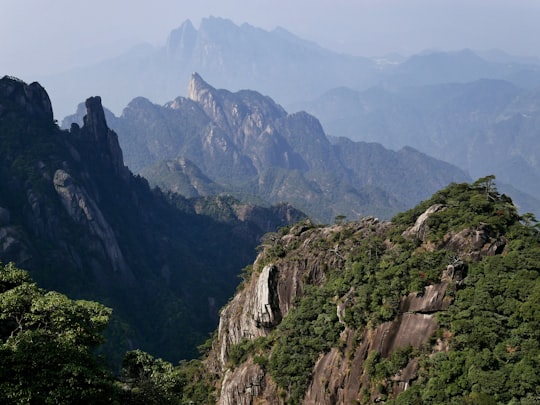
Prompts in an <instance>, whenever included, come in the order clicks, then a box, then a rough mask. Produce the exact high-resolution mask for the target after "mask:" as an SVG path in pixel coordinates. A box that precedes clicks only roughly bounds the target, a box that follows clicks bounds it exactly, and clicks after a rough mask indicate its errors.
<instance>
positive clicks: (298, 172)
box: [63, 73, 468, 223]
mask: <svg viewBox="0 0 540 405" xmlns="http://www.w3.org/2000/svg"><path fill="white" fill-rule="evenodd" d="M82 111H83V108H82V106H80V107H79V111H78V113H77V114H75V115H74V116H68V117H66V119H65V120H64V122H63V126H64V127H69V126H70V125H71V124H72V123H74V122H79V123H80V122H82V116H83V112H82ZM109 117H110V118H109V122H110V125H111V127H112V128H113V129H114V130H115V131H116V132H117V133H118V134H119V141H120V145H121V146H122V149H123V151H124V156H125V159H126V162H127V164H128V166H129V167H130V168H132V170H134V171H135V172H137V173H141V174H143V175H144V176H145V177H146V178H147V179H148V180H149V181H150V183H151V184H153V185H159V186H160V187H162V188H163V189H166V190H175V191H179V192H180V193H181V194H185V195H209V194H212V193H215V192H219V191H220V190H221V191H223V190H225V191H226V192H228V193H233V195H237V196H239V197H240V196H241V197H242V198H247V199H248V200H250V199H251V198H253V197H255V199H256V200H255V201H266V202H269V203H274V204H275V203H279V202H283V201H287V202H289V203H291V204H292V205H294V206H295V207H297V208H299V209H300V210H302V211H303V212H305V213H306V214H307V215H308V216H310V217H311V218H312V219H314V220H316V221H318V222H326V223H329V222H332V221H333V219H334V218H335V217H336V216H339V215H345V216H346V217H348V218H350V219H355V218H359V217H362V216H367V215H376V216H380V217H384V218H389V217H390V216H391V215H393V214H395V213H397V212H398V211H399V210H402V209H404V208H407V207H411V206H412V205H414V204H415V203H417V202H419V201H420V200H422V199H424V198H427V197H429V195H430V194H431V193H433V192H434V191H436V190H437V189H439V188H441V187H443V186H445V185H447V184H448V183H450V182H456V181H465V180H467V179H468V176H467V175H466V173H464V172H463V171H461V170H459V169H458V168H456V167H454V166H452V165H449V164H446V163H444V162H441V161H437V160H436V159H433V158H430V157H428V156H427V155H424V154H422V153H419V152H418V151H416V150H414V149H412V148H409V147H405V148H402V149H401V150H399V151H398V152H394V151H391V150H388V149H385V148H383V147H382V146H381V145H380V144H376V143H365V142H353V141H350V140H349V139H347V138H344V137H342V138H336V139H334V140H333V142H331V141H330V140H329V139H328V137H327V136H326V134H325V133H324V130H323V128H322V126H321V125H320V123H319V121H318V120H317V119H316V118H315V117H314V116H312V115H309V114H307V113H305V112H297V113H293V114H289V113H287V112H286V111H285V110H284V109H283V108H282V107H281V106H280V105H278V104H277V103H275V102H274V101H273V100H272V99H271V98H270V97H268V96H263V95H261V94H260V93H258V92H255V91H252V90H242V91H239V92H236V93H233V92H230V91H228V90H223V89H216V88H214V87H212V86H211V85H209V84H208V83H207V82H205V81H204V80H203V79H202V77H201V76H200V75H199V74H197V73H194V74H192V77H191V80H190V81H189V85H188V97H177V98H176V99H174V100H173V101H171V102H168V103H166V104H165V105H163V106H159V105H156V104H153V103H152V102H150V101H149V100H147V99H145V98H141V97H138V98H136V99H134V100H133V101H131V102H130V103H129V104H128V106H127V107H126V108H125V109H124V111H123V113H122V115H121V116H120V117H115V116H114V115H113V114H111V113H109Z"/></svg>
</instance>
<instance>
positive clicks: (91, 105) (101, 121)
mask: <svg viewBox="0 0 540 405" xmlns="http://www.w3.org/2000/svg"><path fill="white" fill-rule="evenodd" d="M85 106H86V115H85V117H84V119H83V121H84V127H85V128H86V129H88V130H89V131H90V132H91V133H92V134H93V135H94V137H95V140H96V141H98V142H101V141H103V140H104V139H106V136H107V132H108V130H109V128H108V127H107V120H106V119H105V112H104V110H103V106H102V105H101V97H99V96H96V97H90V98H88V99H87V100H86V102H85Z"/></svg>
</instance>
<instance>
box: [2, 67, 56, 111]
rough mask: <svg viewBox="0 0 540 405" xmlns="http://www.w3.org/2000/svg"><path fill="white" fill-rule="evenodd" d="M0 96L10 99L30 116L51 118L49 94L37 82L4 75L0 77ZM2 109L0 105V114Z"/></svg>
mask: <svg viewBox="0 0 540 405" xmlns="http://www.w3.org/2000/svg"><path fill="white" fill-rule="evenodd" d="M0 97H2V98H7V99H10V100H11V101H13V102H14V103H15V104H17V105H18V106H19V107H21V108H22V109H24V111H25V112H26V113H28V114H30V115H31V116H36V117H39V118H44V119H47V120H50V121H52V120H53V110H52V105H51V100H50V99H49V95H48V94H47V92H46V91H45V89H44V88H43V87H42V86H41V85H40V84H39V83H37V82H34V83H31V84H26V83H25V82H24V81H22V80H20V79H18V78H16V77H13V76H4V77H3V78H2V79H0ZM3 110H4V109H3V108H2V106H1V105H0V116H2V114H3Z"/></svg>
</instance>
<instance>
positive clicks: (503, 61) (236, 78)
mask: <svg viewBox="0 0 540 405" xmlns="http://www.w3.org/2000/svg"><path fill="white" fill-rule="evenodd" d="M483 56H484V57H483ZM192 72H199V73H200V74H201V75H202V76H203V77H205V78H206V80H208V81H209V82H211V83H213V84H214V85H215V86H217V87H218V88H226V89H230V90H233V91H238V90H242V89H258V90H259V91H261V92H262V93H264V94H268V95H270V96H271V97H272V98H273V99H274V100H277V101H278V102H279V103H280V104H282V105H285V106H290V105H292V104H293V103H295V102H299V101H302V100H309V99H312V98H315V97H317V96H319V95H320V94H322V93H324V92H326V91H328V90H330V89H333V88H336V87H349V88H352V89H355V90H363V89H366V88H369V87H371V86H374V85H384V86H386V87H388V88H402V87H407V86H411V85H425V84H440V83H449V82H460V83H463V82H468V81H473V80H478V79H482V78H493V79H506V80H510V81H512V83H515V84H517V85H519V86H521V87H523V88H531V87H534V86H538V85H540V67H539V64H538V61H537V60H535V59H526V58H521V59H520V58H517V57H511V56H508V55H506V56H505V57H502V56H500V55H499V57H498V58H497V57H494V56H493V54H487V53H481V52H477V51H472V50H469V49H465V50H461V51H457V52H435V51H429V52H428V51H426V52H422V53H420V54H417V55H412V56H410V57H408V58H403V57H399V56H395V55H388V56H386V57H384V58H375V59H369V58H365V57H359V56H351V55H345V54H341V53H337V52H333V51H332V50H328V49H324V48H322V47H320V46H319V45H317V44H316V43H313V42H310V41H306V40H303V39H301V38H299V37H297V36H295V35H293V34H292V33H290V32H288V31H286V30H285V29H283V28H281V27H278V28H276V29H274V30H272V31H267V30H263V29H260V28H257V27H254V26H251V25H249V24H247V23H245V24H241V25H236V24H234V23H233V22H232V21H230V20H227V19H223V18H217V17H208V18H203V19H202V20H201V23H200V25H199V27H198V28H196V27H194V26H193V24H192V23H191V21H189V20H186V21H184V22H183V23H182V24H181V25H180V26H179V27H178V28H176V29H174V30H172V31H171V32H170V34H169V36H168V38H167V39H166V41H165V43H164V44H162V45H161V46H152V45H149V44H140V45H138V46H136V47H134V48H132V49H130V50H128V51H126V52H125V53H123V54H121V55H118V56H117V57H114V58H111V59H107V60H103V61H100V62H97V63H96V64H93V65H86V66H82V67H79V68H77V69H73V70H69V71H67V72H62V73H60V74H57V75H52V76H47V77H40V78H39V80H40V82H41V83H43V84H44V86H45V88H47V89H48V91H49V94H50V95H51V97H52V100H53V102H54V105H55V106H56V112H57V118H61V117H64V116H66V115H67V114H69V113H70V112H71V111H73V107H74V106H75V105H77V103H78V102H80V100H84V99H85V98H86V96H87V95H88V94H100V95H101V96H102V97H103V99H104V100H107V105H108V106H109V108H111V109H112V110H113V111H114V112H115V113H117V114H118V113H120V111H121V110H122V108H123V107H124V106H125V105H126V104H127V103H128V102H129V101H130V100H132V99H133V98H135V97H138V96H142V97H145V98H147V99H150V100H153V101H154V102H156V103H159V104H163V103H165V102H167V101H168V100H172V99H173V98H174V97H176V96H178V95H183V96H185V95H186V94H183V93H181V91H184V88H185V87H184V84H185V83H186V82H187V81H188V80H189V77H190V75H191V73H192Z"/></svg>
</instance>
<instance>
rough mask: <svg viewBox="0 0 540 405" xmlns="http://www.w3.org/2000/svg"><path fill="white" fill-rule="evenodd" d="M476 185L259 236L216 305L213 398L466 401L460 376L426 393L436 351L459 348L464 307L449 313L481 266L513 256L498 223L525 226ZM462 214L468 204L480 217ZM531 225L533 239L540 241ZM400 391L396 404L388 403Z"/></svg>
mask: <svg viewBox="0 0 540 405" xmlns="http://www.w3.org/2000/svg"><path fill="white" fill-rule="evenodd" d="M475 184H478V183H475ZM478 193H480V194H478ZM481 193H482V191H481V190H480V189H479V187H477V186H476V185H475V186H468V185H453V186H450V187H449V188H448V189H446V190H443V191H441V192H440V193H438V194H436V195H435V196H434V197H433V198H432V199H430V200H429V201H426V202H425V203H423V204H421V205H420V206H418V207H417V208H415V209H414V210H412V211H410V212H408V213H405V214H402V215H400V216H398V217H396V218H395V220H394V221H393V222H381V221H379V220H377V219H374V218H364V219H362V220H360V221H356V222H349V223H343V224H336V225H334V226H330V227H318V226H313V225H312V224H311V223H310V222H302V223H299V224H297V225H295V226H293V227H290V228H288V229H287V230H283V231H282V232H280V233H279V234H272V235H267V237H266V238H265V240H264V243H263V247H264V249H263V250H262V251H261V253H260V254H259V256H258V258H257V260H256V261H255V262H254V264H253V269H252V272H251V273H250V277H249V278H247V280H246V281H245V282H244V284H243V286H242V288H241V290H240V291H239V292H238V293H237V294H236V295H235V297H234V298H233V299H232V300H231V301H230V302H229V303H228V304H227V306H226V307H225V308H224V309H223V310H222V311H221V316H220V324H219V329H218V335H217V337H216V338H215V340H214V343H213V349H212V351H211V353H210V355H209V356H208V358H207V359H206V364H207V367H208V368H210V369H211V370H213V371H214V372H215V373H216V375H218V376H220V380H219V384H220V388H219V390H218V392H219V401H218V402H219V403H220V404H253V403H270V404H283V403H303V404H338V403H339V404H343V403H365V404H367V403H377V402H389V403H416V402H414V401H416V400H421V399H422V398H424V399H425V401H426V402H424V403H438V402H436V401H435V402H432V401H433V397H431V396H430V395H439V396H440V397H441V398H444V395H448V397H446V398H449V397H451V396H452V395H456V396H460V398H462V400H464V399H463V398H469V397H468V396H467V395H469V394H467V392H469V393H470V395H471V397H470V398H476V396H475V395H478V394H474V392H473V393H471V391H467V390H468V389H470V386H467V385H466V384H465V383H463V382H462V384H463V386H462V387H461V388H460V389H458V391H455V392H453V393H452V392H450V391H448V390H447V391H444V389H443V392H446V394H442V393H438V394H437V393H433V392H431V391H429V384H431V382H429V381H430V380H429V379H430V378H431V377H432V378H435V377H433V376H436V375H437V372H434V371H432V369H431V368H434V369H436V366H435V365H434V364H432V363H433V361H434V360H432V359H445V358H447V357H448V356H455V355H456V353H459V351H460V350H463V348H462V346H460V345H461V343H460V342H461V341H463V339H464V338H463V331H461V332H457V330H459V328H457V329H456V325H461V323H460V322H464V319H467V317H470V316H471V314H470V312H469V313H468V314H467V315H465V313H461V312H459V317H458V318H456V321H455V322H456V324H454V323H453V322H454V321H452V322H449V321H448V319H450V317H452V316H455V314H456V313H458V312H456V311H457V310H456V308H463V305H464V304H463V301H464V300H465V298H463V297H472V296H474V295H475V294H480V292H479V291H480V290H481V287H480V284H479V283H478V282H476V281H473V280H478V277H481V279H483V278H484V277H486V278H487V277H488V275H487V273H481V274H480V275H479V273H478V271H480V270H478V269H484V270H481V271H482V272H484V271H485V272H487V271H488V270H487V269H489V268H490V266H492V264H490V263H494V262H497V260H499V259H500V258H501V257H502V256H501V255H510V256H512V255H514V254H515V253H513V249H512V247H511V246H513V245H514V244H515V242H513V241H512V240H511V238H512V237H510V239H509V237H507V236H506V235H505V233H504V232H502V230H503V229H508V228H505V227H506V226H510V225H509V224H515V226H517V227H520V226H521V225H519V224H518V223H517V222H516V221H517V220H518V218H519V217H518V216H517V213H516V210H515V207H513V206H511V205H509V200H508V199H507V197H505V196H500V195H498V194H497V193H496V192H492V193H490V194H489V196H488V197H487V198H488V199H490V198H493V199H494V200H493V205H491V204H490V203H488V202H487V201H486V195H485V194H484V195H483V201H485V202H483V201H481V200H482V197H480V198H478V196H479V195H481ZM462 194H463V195H466V197H464V196H463V195H462ZM475 196H476V197H475ZM469 198H470V200H469ZM458 200H459V201H460V202H457V201H458ZM473 201H474V202H473ZM463 204H465V205H467V204H473V205H475V206H474V207H469V208H467V207H466V206H465V205H463ZM476 204H480V205H482V206H483V207H484V208H482V209H481V208H479V206H478V205H476ZM457 205H459V208H457ZM488 206H489V208H488ZM458 212H459V213H460V214H457V213H458ZM466 212H471V213H472V212H476V214H475V215H477V218H476V220H474V219H473V220H472V221H471V217H469V219H466V218H467V214H466ZM457 217H459V219H457ZM503 223H505V224H507V225H504V226H503V225H502V224H503ZM501 226H502V227H501ZM534 232H536V233H534ZM534 232H533V233H534V234H535V235H536V236H534V237H533V239H534V240H536V242H532V245H530V246H531V248H532V249H537V246H538V245H537V241H538V237H539V234H538V232H537V231H534ZM535 246H536V247H535ZM533 255H534V254H533ZM497 258H499V259H497ZM469 273H474V275H472V274H469ZM535 274H537V272H535ZM498 277H499V278H501V277H503V276H502V275H501V274H499V276H498ZM509 277H513V276H512V274H511V273H510V274H509ZM492 282H493V280H492ZM475 283H476V284H475ZM474 288H476V290H474ZM492 288H495V290H497V289H498V288H499V287H494V286H492ZM525 290H527V289H525ZM471 294H473V295H471ZM482 294H483V293H482ZM510 295H512V294H510ZM526 295H527V296H528V297H529V294H528V293H527V294H526ZM456 299H457V301H456ZM512 299H513V298H512ZM528 299H529V298H525V297H522V298H520V300H524V302H525V301H527V300H528ZM531 299H532V296H531ZM467 305H468V304H467ZM465 310H467V309H465ZM501 310H502V309H501ZM487 314H488V313H487V312H485V315H484V316H490V315H487ZM452 319H454V318H452ZM477 322H479V323H478V327H479V328H481V327H480V323H481V322H480V321H477ZM499 330H500V331H501V336H502V335H504V334H505V332H502V329H499ZM460 333H461V335H460ZM495 333H496V332H495ZM476 339H481V338H480V337H479V336H477V337H476ZM525 339H527V338H525ZM537 343H538V342H537ZM480 344H482V343H480ZM491 347H492V348H491V349H488V348H485V349H484V350H485V353H484V354H485V355H487V353H488V351H489V350H493V347H494V346H491ZM535 347H536V346H535ZM523 355H524V356H530V355H532V354H531V352H529V353H528V354H527V355H525V354H523ZM529 358H530V357H529ZM441 361H442V360H441ZM455 361H457V360H455ZM513 361H515V360H513ZM503 363H504V362H502V363H500V365H499V366H500V367H503V366H504V364H503ZM492 367H495V364H493V365H492ZM504 367H506V366H504ZM440 373H441V374H442V373H443V372H440ZM453 378H454V377H448V380H447V383H448V384H451V383H452V381H453V380H452V379H453ZM473 380H474V379H473ZM426 384H428V385H426ZM471 384H474V382H471ZM467 387H469V388H467ZM478 389H480V388H478ZM482 389H484V388H482ZM422 390H425V391H422ZM473 391H474V388H473ZM533 391H534V390H533ZM533 391H527V392H529V394H531V393H532V392H533ZM427 392H429V394H427ZM478 392H480V391H478ZM529 394H527V395H529ZM405 395H409V396H405ZM523 395H526V394H525V393H524V394H523ZM486 397H490V396H489V395H488V394H486ZM399 398H402V399H401V400H402V401H404V402H399V401H398V402H393V401H395V400H397V399H399ZM406 398H409V399H406ZM414 398H416V399H414ZM409 401H412V402H409ZM442 402H445V401H444V400H443V401H442Z"/></svg>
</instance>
